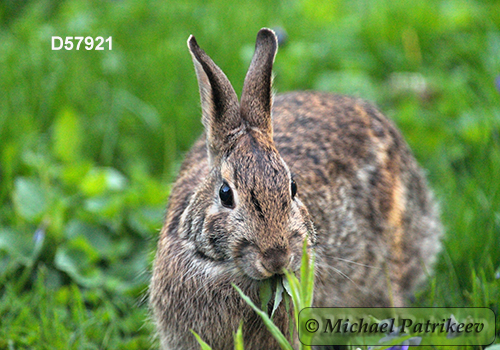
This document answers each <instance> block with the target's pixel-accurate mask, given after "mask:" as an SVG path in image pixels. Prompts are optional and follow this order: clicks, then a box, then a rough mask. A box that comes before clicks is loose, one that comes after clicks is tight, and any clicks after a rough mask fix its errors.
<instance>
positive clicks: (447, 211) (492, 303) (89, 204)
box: [0, 0, 500, 349]
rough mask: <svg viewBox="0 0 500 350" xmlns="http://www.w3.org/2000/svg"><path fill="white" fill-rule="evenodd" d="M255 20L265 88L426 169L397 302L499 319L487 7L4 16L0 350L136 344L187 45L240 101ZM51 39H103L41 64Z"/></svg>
mask: <svg viewBox="0 0 500 350" xmlns="http://www.w3.org/2000/svg"><path fill="white" fill-rule="evenodd" d="M296 23H300V24H301V25H300V26H297V25H296ZM273 24H279V25H280V26H281V27H282V28H283V29H284V30H285V31H286V32H287V34H288V39H287V42H286V43H285V44H284V45H282V46H281V47H280V49H279V53H278V56H277V58H276V63H275V73H276V79H275V88H276V90H277V91H278V92H285V91H292V90H297V89H301V90H306V89H316V90H328V91H335V92H338V93H346V94H351V95H356V96H359V97H362V98H365V99H368V100H371V101H373V102H375V103H376V104H378V105H379V106H380V107H381V110H383V111H384V112H386V114H387V115H388V116H389V117H391V118H392V119H393V120H394V121H395V123H396V124H397V125H398V127H399V128H400V129H401V131H402V133H403V135H404V136H405V139H406V140H407V142H408V143H409V145H410V146H411V148H412V150H413V152H414V153H415V155H416V157H417V159H418V160H419V162H420V164H421V165H422V167H423V168H424V169H426V171H427V175H428V179H429V182H430V185H431V187H432V188H433V189H434V192H435V194H436V197H437V198H438V200H439V202H440V207H441V212H442V219H443V224H444V226H445V228H446V236H445V238H444V251H443V253H442V254H441V255H440V258H439V260H438V263H437V266H436V269H435V274H434V275H432V276H430V278H429V279H428V283H427V285H426V286H425V287H423V289H422V290H420V291H419V292H418V294H417V295H416V301H415V305H416V306H478V307H479V306H488V307H491V308H492V309H493V310H494V311H495V312H496V313H497V314H498V312H499V304H500V279H499V278H496V276H498V273H499V271H500V270H499V268H500V249H498V247H500V235H499V232H500V212H499V209H498V208H500V181H498V174H500V131H499V130H500V107H499V106H500V91H499V90H498V84H499V83H498V78H497V77H498V76H499V75H500V61H499V57H500V34H499V28H500V2H498V1H462V0H420V1H414V2H410V1H374V2H363V1H361V2H356V1H354V2H353V1H347V0H340V1H333V2H332V1H318V0H304V1H291V2H274V3H272V4H270V3H269V2H266V1H263V0H257V1H239V2H233V3H231V5H230V6H228V2H227V1H223V0H215V1H211V2H210V4H208V3H207V2H203V1H193V2H186V1H181V0H170V1H165V2H155V5H154V6H150V5H148V4H147V3H145V2H140V1H135V0H121V1H104V2H92V1H84V0H73V1H54V0H44V1H33V0H25V1H20V2H19V1H18V2H15V1H3V2H0V64H1V67H2V69H0V92H1V93H0V349H24V348H33V349H75V348H85V349H87V348H88V349H98V348H100V349H124V348H125V349H147V348H150V347H151V345H150V343H151V341H150V339H151V334H152V333H153V327H152V325H151V323H149V322H145V320H147V318H148V316H147V314H148V311H147V306H146V303H144V302H141V300H142V299H143V298H144V295H146V292H145V291H146V289H147V284H148V281H149V272H148V271H150V266H151V261H152V258H153V255H152V254H151V252H153V251H154V249H155V244H156V240H157V236H158V231H159V228H160V227H161V224H162V220H163V215H164V211H165V200H166V198H167V197H168V194H169V189H170V183H171V182H172V181H173V179H174V175H175V174H176V172H177V169H178V167H179V164H180V160H181V159H182V157H183V155H184V154H185V153H186V151H187V150H188V149H189V147H190V146H191V144H192V143H193V142H194V140H195V139H196V138H197V137H198V136H199V134H200V132H201V129H202V126H201V123H200V114H199V112H200V111H199V95H198V87H197V85H196V80H195V78H194V73H193V70H192V62H191V60H190V59H189V54H188V53H187V49H186V46H185V42H186V39H187V38H188V36H189V34H191V33H193V34H198V38H199V39H200V40H203V42H204V44H205V45H206V47H205V48H206V50H207V51H209V52H213V53H214V56H215V55H216V56H217V60H218V62H220V65H221V66H222V67H223V68H224V71H225V72H226V73H227V75H228V77H229V78H230V80H231V81H232V82H233V83H234V85H235V88H236V91H241V86H242V82H243V77H244V73H245V72H246V69H247V68H248V64H249V60H250V59H251V55H252V53H253V48H254V40H255V37H254V34H255V33H256V32H257V30H258V29H260V28H261V27H263V26H270V25H273ZM67 32H72V33H75V34H64V33H67ZM52 35H85V36H86V35H92V36H94V37H95V36H97V35H102V36H112V37H113V50H112V51H107V52H100V51H86V50H80V51H66V52H63V51H61V52H59V53H55V52H53V51H51V50H50V37H51V36H52ZM200 36H201V37H200ZM228 48H229V49H228ZM188 75H189V76H190V77H191V78H190V79H187V76H188ZM495 79H497V80H495ZM299 175H300V174H299ZM276 286H277V284H276ZM276 286H273V287H272V291H273V292H274V291H275V290H277V287H276ZM283 289H284V291H283V292H282V295H283V298H282V300H281V303H279V304H280V305H282V304H283V303H284V302H285V297H286V296H287V295H288V293H287V292H286V288H285V287H284V288H283ZM271 294H272V293H271ZM272 295H274V296H275V295H276V293H274V294H272ZM271 298H272V299H271V300H270V302H268V312H269V311H270V312H271V314H272V311H273V309H274V305H275V303H274V299H275V298H273V296H272V297H271ZM268 316H269V315H268ZM498 334H500V330H499V332H498ZM498 339H499V340H497V341H500V337H498ZM153 347H154V346H153Z"/></svg>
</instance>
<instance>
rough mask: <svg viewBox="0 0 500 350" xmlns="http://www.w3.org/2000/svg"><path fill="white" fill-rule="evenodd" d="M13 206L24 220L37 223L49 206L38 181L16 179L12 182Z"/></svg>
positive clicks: (23, 178)
mask: <svg viewBox="0 0 500 350" xmlns="http://www.w3.org/2000/svg"><path fill="white" fill-rule="evenodd" d="M13 201H14V206H15V208H16V211H17V213H19V215H20V216H21V217H23V218H24V219H26V220H28V221H30V222H34V221H39V220H40V219H41V217H42V215H43V214H44V213H45V212H46V211H47V209H48V206H49V200H48V195H47V193H46V191H45V190H44V189H43V187H42V185H41V183H40V181H38V180H36V179H31V178H25V177H18V178H17V179H16V180H15V182H14V193H13Z"/></svg>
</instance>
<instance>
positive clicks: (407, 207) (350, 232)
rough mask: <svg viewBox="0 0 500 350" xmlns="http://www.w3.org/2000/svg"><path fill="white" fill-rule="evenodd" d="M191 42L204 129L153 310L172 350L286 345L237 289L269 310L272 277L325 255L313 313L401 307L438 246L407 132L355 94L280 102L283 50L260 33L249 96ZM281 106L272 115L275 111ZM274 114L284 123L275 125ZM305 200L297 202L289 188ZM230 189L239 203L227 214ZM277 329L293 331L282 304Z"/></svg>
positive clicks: (172, 209)
mask: <svg viewBox="0 0 500 350" xmlns="http://www.w3.org/2000/svg"><path fill="white" fill-rule="evenodd" d="M188 46H189V48H190V51H191V54H192V56H193V61H194V63H195V67H196V72H197V76H198V81H199V85H200V93H201V96H202V98H201V101H202V110H203V118H202V120H203V124H204V125H205V128H206V134H205V135H204V136H203V137H202V138H201V139H200V140H199V141H198V142H197V143H196V144H195V145H194V146H193V149H192V150H191V152H190V153H189V154H188V156H187V157H186V160H185V161H184V163H183V166H182V168H181V170H180V173H179V177H178V179H177V182H176V183H175V186H174V187H173V190H172V193H171V196H170V200H169V204H168V211H167V218H166V222H165V225H164V227H163V229H162V232H161V236H160V239H159V242H158V251H157V256H156V260H155V264H154V271H153V279H152V282H151V289H150V302H151V306H152V310H153V315H154V319H155V321H156V323H157V328H158V333H159V337H160V341H161V346H162V349H198V345H197V343H196V340H195V338H194V336H193V335H192V334H191V332H190V331H189V330H190V329H193V330H194V331H196V332H197V333H198V334H200V336H201V337H202V339H204V340H205V341H206V342H207V343H209V344H210V345H211V346H212V347H213V348H214V349H232V348H233V341H232V337H233V336H232V334H233V332H235V331H236V329H237V327H238V325H239V322H240V320H243V322H244V326H243V330H244V338H245V349H247V350H250V349H277V348H278V345H277V344H276V342H275V341H274V340H273V339H272V337H271V336H270V334H269V333H268V331H267V330H266V329H265V327H264V325H263V323H262V321H261V320H260V319H259V317H258V316H257V315H256V314H255V313H254V312H253V311H252V310H251V309H250V307H249V306H248V305H246V304H245V302H244V301H243V300H242V299H241V298H240V296H239V295H238V294H237V293H236V291H235V290H234V288H233V287H232V285H231V284H232V283H234V284H236V285H238V286H239V287H240V288H242V289H243V290H244V291H245V293H247V295H249V296H250V297H251V298H252V299H253V300H254V302H255V303H257V304H258V305H259V304H260V303H259V300H258V290H259V284H260V281H261V280H263V279H266V278H269V277H272V276H273V275H275V274H279V273H281V271H282V270H283V269H285V268H287V269H292V270H297V269H298V268H299V266H300V259H301V247H302V242H303V240H304V239H307V240H308V243H309V247H310V249H314V251H315V254H316V261H317V263H316V272H315V274H316V283H315V294H314V305H315V306H332V307H333V306H352V307H353V306H390V305H396V306H402V305H403V304H404V300H405V298H406V297H407V296H408V294H409V293H410V292H411V291H412V290H413V289H414V287H415V286H416V284H417V283H418V281H419V280H420V279H421V278H422V275H423V265H425V267H427V268H428V267H430V266H431V265H432V262H433V260H434V258H435V256H436V254H437V252H438V249H439V244H438V242H439V236H440V233H441V226H440V223H439V219H438V215H437V210H436V208H435V204H434V202H433V199H432V195H431V193H430V191H429V190H428V189H427V187H426V181H425V178H424V176H423V174H422V172H421V170H420V169H419V167H418V165H417V163H416V161H415V159H414V158H413V156H412V154H411V152H410V150H409V148H408V146H407V145H406V143H405V142H404V140H403V138H402V136H401V135H400V133H399V132H398V130H397V129H396V128H395V126H394V125H393V124H392V123H391V122H390V121H389V120H387V119H386V118H385V117H384V116H383V115H382V114H381V113H380V112H379V111H378V110H377V109H375V108H374V107H373V106H372V105H370V104H368V103H366V102H364V101H362V100H358V99H355V98H350V97H344V96H336V95H331V94H327V93H318V92H292V93H288V94H284V95H278V96H276V98H275V101H274V103H272V101H271V69H272V63H273V60H274V57H275V54H276V49H277V44H276V37H275V36H274V33H273V32H272V31H270V30H268V29H262V30H261V31H260V32H259V34H258V36H257V44H256V53H255V55H254V58H253V60H252V63H251V65H250V68H249V71H248V74H247V77H246V78H245V85H244V88H243V94H242V98H241V107H240V104H239V103H238V100H237V98H236V94H235V93H234V90H233V88H232V87H231V84H230V83H229V81H228V80H227V78H226V76H225V75H224V73H222V71H221V70H220V69H219V68H218V67H217V66H216V65H215V64H214V63H213V61H212V60H211V59H210V58H209V57H208V56H207V55H206V54H205V53H204V52H203V51H202V50H201V49H200V48H199V47H198V45H197V43H196V41H195V40H194V38H193V37H191V38H190V39H189V40H188ZM271 108H272V113H271ZM271 115H272V121H271ZM292 178H293V179H294V180H295V182H296V183H297V186H298V192H297V195H296V196H295V198H292V193H291V181H292ZM224 183H227V184H228V185H229V186H230V188H231V190H232V193H233V196H234V207H233V208H227V207H224V206H223V205H222V203H221V199H220V198H219V189H220V188H221V186H222V185H223V184H224ZM275 322H276V324H277V325H278V327H280V328H281V329H282V330H283V332H284V333H285V334H286V333H287V330H288V322H289V318H288V316H287V315H286V312H285V310H284V307H283V306H280V308H279V309H278V312H277V314H276V315H275Z"/></svg>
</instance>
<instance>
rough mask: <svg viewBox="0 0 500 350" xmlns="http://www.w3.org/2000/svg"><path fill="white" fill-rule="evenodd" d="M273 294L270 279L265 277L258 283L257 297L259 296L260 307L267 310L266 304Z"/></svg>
mask: <svg viewBox="0 0 500 350" xmlns="http://www.w3.org/2000/svg"><path fill="white" fill-rule="evenodd" d="M272 296H273V290H272V286H271V280H270V279H266V280H263V281H262V282H261V283H260V286H259V297H260V308H261V309H262V310H264V311H265V312H267V305H268V304H269V301H271V298H272Z"/></svg>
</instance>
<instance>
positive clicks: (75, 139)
mask: <svg viewBox="0 0 500 350" xmlns="http://www.w3.org/2000/svg"><path fill="white" fill-rule="evenodd" d="M52 139H53V149H54V153H55V154H56V155H57V156H58V157H59V159H61V160H62V161H65V162H73V161H75V160H77V159H79V158H80V150H81V145H82V133H81V126H80V120H79V119H78V116H77V115H76V113H75V112H74V111H72V110H71V109H69V108H66V109H63V110H62V111H61V112H60V113H59V114H58V115H57V117H56V119H55V122H54V130H53V133H52Z"/></svg>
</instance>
